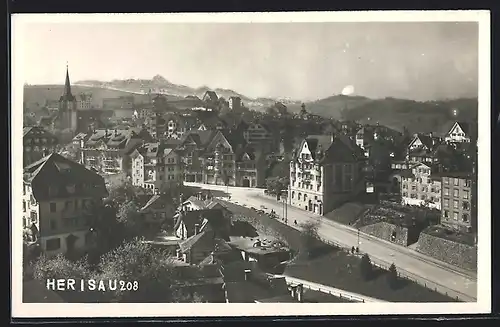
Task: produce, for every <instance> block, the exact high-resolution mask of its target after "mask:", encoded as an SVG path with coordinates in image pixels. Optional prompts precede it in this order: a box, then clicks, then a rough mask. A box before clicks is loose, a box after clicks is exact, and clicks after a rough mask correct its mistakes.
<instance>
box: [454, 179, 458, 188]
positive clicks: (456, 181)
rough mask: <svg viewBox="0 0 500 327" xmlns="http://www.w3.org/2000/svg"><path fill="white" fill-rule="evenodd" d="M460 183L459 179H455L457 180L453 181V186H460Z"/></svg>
mask: <svg viewBox="0 0 500 327" xmlns="http://www.w3.org/2000/svg"><path fill="white" fill-rule="evenodd" d="M458 182H459V179H458V178H455V179H454V180H453V185H455V186H458Z"/></svg>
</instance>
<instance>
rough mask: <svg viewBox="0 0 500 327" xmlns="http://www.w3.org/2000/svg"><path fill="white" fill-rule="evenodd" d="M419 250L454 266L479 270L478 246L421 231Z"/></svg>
mask: <svg viewBox="0 0 500 327" xmlns="http://www.w3.org/2000/svg"><path fill="white" fill-rule="evenodd" d="M417 251H418V252H421V253H423V254H426V255H428V256H430V257H433V258H435V259H438V260H441V261H443V262H446V263H449V264H452V265H454V266H457V267H460V268H463V269H469V270H477V247H475V246H470V245H467V244H463V243H458V242H454V241H450V240H447V239H444V238H440V237H436V236H432V235H429V234H426V233H421V234H420V237H419V239H418V243H417Z"/></svg>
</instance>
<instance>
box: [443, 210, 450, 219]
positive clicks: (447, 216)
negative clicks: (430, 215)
mask: <svg viewBox="0 0 500 327" xmlns="http://www.w3.org/2000/svg"><path fill="white" fill-rule="evenodd" d="M449 217H450V214H449V212H448V210H445V211H444V218H449Z"/></svg>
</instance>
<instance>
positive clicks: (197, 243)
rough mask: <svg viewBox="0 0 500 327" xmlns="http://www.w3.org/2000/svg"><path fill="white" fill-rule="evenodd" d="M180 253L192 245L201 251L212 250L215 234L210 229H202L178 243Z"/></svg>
mask: <svg viewBox="0 0 500 327" xmlns="http://www.w3.org/2000/svg"><path fill="white" fill-rule="evenodd" d="M179 247H180V249H181V252H182V253H186V252H188V251H190V250H191V249H192V248H193V247H196V248H197V250H200V251H202V252H206V251H213V250H214V248H215V234H214V232H212V231H208V230H206V231H203V232H200V233H198V234H196V235H193V236H191V237H189V238H187V239H186V240H184V241H182V242H180V243H179Z"/></svg>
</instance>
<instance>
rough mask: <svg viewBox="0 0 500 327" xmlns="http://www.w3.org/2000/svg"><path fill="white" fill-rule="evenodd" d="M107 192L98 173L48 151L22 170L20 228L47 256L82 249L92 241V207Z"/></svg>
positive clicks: (93, 214) (98, 203)
mask: <svg viewBox="0 0 500 327" xmlns="http://www.w3.org/2000/svg"><path fill="white" fill-rule="evenodd" d="M107 195H108V192H107V190H106V186H105V183H104V179H103V178H102V177H101V176H99V175H98V174H96V173H94V172H92V171H90V170H88V169H86V168H85V167H84V166H82V165H80V164H77V163H76V162H73V161H71V160H69V159H66V158H64V157H62V156H61V155H58V154H55V153H54V154H51V155H49V156H47V157H45V158H43V159H41V160H39V161H37V162H34V163H32V164H31V165H28V166H26V167H25V169H24V180H23V227H24V228H25V229H29V230H31V235H34V237H35V238H36V241H37V242H39V244H40V248H41V250H42V252H44V253H46V254H47V255H49V256H50V255H55V254H59V253H63V254H64V253H72V252H74V251H85V250H86V249H88V248H89V247H91V246H93V244H94V243H93V234H92V232H91V227H92V222H93V221H92V219H93V217H95V213H94V212H93V211H92V208H93V207H95V206H99V205H100V204H101V203H102V199H103V198H104V197H106V196H107Z"/></svg>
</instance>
